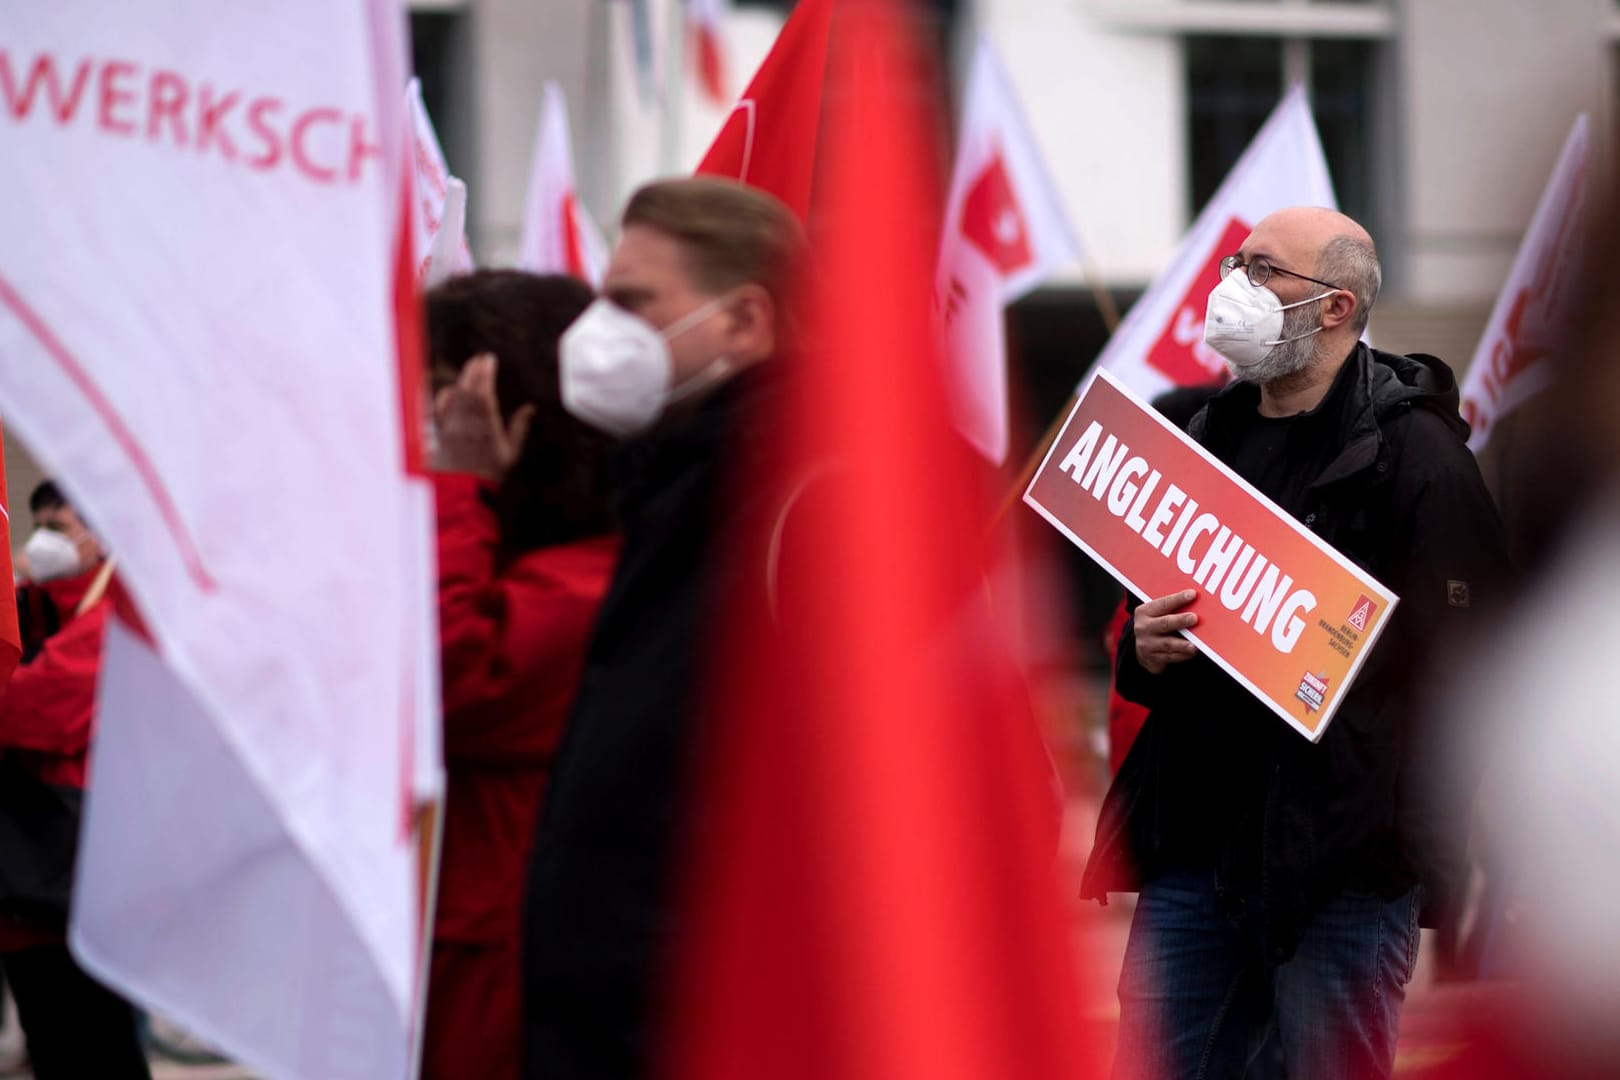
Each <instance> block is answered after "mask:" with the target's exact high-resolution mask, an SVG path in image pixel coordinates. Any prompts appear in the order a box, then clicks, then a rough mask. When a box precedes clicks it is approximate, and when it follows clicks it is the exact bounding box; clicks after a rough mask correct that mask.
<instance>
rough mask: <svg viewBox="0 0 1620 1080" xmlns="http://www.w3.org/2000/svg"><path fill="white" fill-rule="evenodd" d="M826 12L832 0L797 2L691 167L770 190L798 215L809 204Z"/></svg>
mask: <svg viewBox="0 0 1620 1080" xmlns="http://www.w3.org/2000/svg"><path fill="white" fill-rule="evenodd" d="M832 10H833V0H800V2H799V5H798V6H797V7H796V8H794V9H793V14H792V15H791V16H790V17H789V18H788V21H787V25H785V26H783V27H782V33H781V34H780V35H778V36H777V39H776V44H775V45H773V46H772V47H771V51H770V54H769V55H767V56H766V57H765V62H764V63H763V64H761V65H760V66H759V71H758V72H756V73H755V75H754V79H753V81H752V82H750V83H749V84H748V89H747V90H744V91H743V95H742V97H741V98H739V99H738V100H737V104H735V105H733V106H732V108H731V115H730V116H729V117H728V118H727V119H726V124H725V126H724V127H722V128H721V129H720V134H719V135H718V136H716V137H715V140H714V145H712V146H710V147H709V152H708V153H707V154H704V155H703V161H702V162H700V163H699V164H698V167H697V171H698V172H700V173H713V174H715V175H717V176H729V177H732V178H733V179H736V180H741V181H742V182H743V183H745V184H749V185H752V186H753V187H757V188H761V189H763V190H765V191H768V192H770V193H771V194H772V195H775V196H776V197H777V198H778V199H781V200H782V201H783V202H785V203H787V204H788V206H789V207H791V208H792V209H793V212H794V213H796V214H798V215H799V218H800V219H801V220H802V219H803V218H804V217H805V216H806V215H807V214H808V212H809V208H810V187H811V181H812V179H813V176H814V173H815V166H816V136H817V132H818V130H819V128H820V121H821V100H822V82H823V81H824V80H823V76H824V74H825V71H826V66H827V31H828V27H829V24H830V23H831V20H832Z"/></svg>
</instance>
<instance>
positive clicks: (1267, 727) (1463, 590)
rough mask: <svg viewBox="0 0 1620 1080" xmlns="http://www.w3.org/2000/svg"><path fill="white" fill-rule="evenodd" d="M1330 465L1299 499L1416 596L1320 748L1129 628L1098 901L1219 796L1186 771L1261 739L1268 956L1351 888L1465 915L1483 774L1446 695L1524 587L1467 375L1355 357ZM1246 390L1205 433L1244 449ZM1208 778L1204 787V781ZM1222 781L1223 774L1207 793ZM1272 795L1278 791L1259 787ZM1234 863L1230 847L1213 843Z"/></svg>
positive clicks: (1260, 865)
mask: <svg viewBox="0 0 1620 1080" xmlns="http://www.w3.org/2000/svg"><path fill="white" fill-rule="evenodd" d="M1346 364H1347V366H1348V367H1347V370H1344V371H1342V373H1341V376H1342V378H1343V379H1344V380H1345V382H1344V390H1345V392H1344V393H1342V394H1336V395H1334V397H1335V400H1336V401H1337V414H1338V415H1337V422H1336V423H1334V424H1329V425H1325V426H1324V427H1323V428H1322V429H1321V430H1324V431H1326V432H1328V433H1329V437H1331V438H1332V439H1333V440H1334V445H1332V446H1328V447H1323V448H1322V449H1324V450H1326V453H1324V454H1316V455H1312V456H1313V457H1314V458H1315V459H1316V460H1322V461H1326V462H1327V464H1326V466H1325V467H1324V468H1323V469H1322V471H1321V472H1320V473H1319V474H1318V475H1317V476H1316V477H1315V478H1314V479H1313V480H1311V482H1310V483H1309V484H1307V485H1303V486H1301V487H1300V491H1301V495H1300V498H1299V501H1298V504H1297V505H1295V506H1291V507H1286V509H1288V510H1289V511H1290V512H1291V513H1293V514H1294V516H1295V517H1296V518H1297V519H1298V520H1299V521H1300V522H1302V523H1303V524H1304V525H1305V526H1306V527H1308V528H1309V529H1311V530H1312V531H1313V532H1314V533H1316V535H1317V536H1319V537H1321V538H1322V539H1323V540H1325V541H1327V542H1328V543H1329V544H1331V545H1332V546H1333V547H1334V548H1336V549H1338V550H1339V551H1340V552H1341V553H1342V554H1344V555H1345V556H1346V557H1347V558H1349V559H1350V560H1351V561H1353V562H1355V563H1356V564H1358V565H1359V566H1361V567H1362V568H1363V569H1365V570H1367V571H1368V572H1369V573H1371V574H1372V575H1373V576H1374V577H1375V578H1377V579H1378V580H1379V581H1381V582H1382V583H1384V584H1385V585H1386V586H1388V587H1389V588H1390V589H1392V590H1393V591H1394V592H1395V594H1396V595H1397V596H1398V597H1399V598H1400V602H1399V604H1398V605H1397V606H1396V608H1395V611H1394V613H1393V615H1392V616H1391V618H1390V621H1389V623H1388V625H1387V626H1386V628H1385V631H1384V633H1383V635H1382V637H1381V638H1380V639H1379V641H1378V643H1377V645H1376V646H1375V647H1374V649H1373V651H1372V653H1371V654H1370V655H1369V656H1368V658H1367V660H1366V662H1365V663H1364V665H1363V667H1362V670H1361V672H1360V674H1359V675H1358V677H1357V679H1356V682H1355V684H1354V686H1352V688H1351V690H1350V692H1349V693H1348V694H1347V695H1346V696H1345V698H1344V700H1343V703H1342V704H1341V706H1340V709H1339V712H1338V713H1337V714H1336V715H1335V717H1334V719H1333V721H1332V723H1331V725H1330V726H1329V728H1328V730H1327V732H1326V733H1325V734H1324V735H1323V737H1322V739H1321V741H1320V742H1319V743H1315V744H1313V743H1311V742H1310V741H1308V740H1307V739H1305V738H1303V737H1302V736H1300V735H1298V734H1297V733H1295V732H1294V731H1292V730H1291V729H1290V728H1289V727H1288V726H1287V725H1286V724H1284V723H1283V721H1282V720H1280V719H1278V718H1277V717H1276V716H1275V715H1273V714H1272V713H1271V712H1270V711H1269V710H1268V709H1266V708H1265V707H1263V706H1261V705H1260V704H1259V703H1258V702H1256V701H1255V700H1254V699H1253V698H1252V697H1250V696H1249V695H1248V694H1247V692H1246V691H1244V690H1243V689H1242V688H1241V687H1239V686H1238V684H1237V683H1236V682H1235V681H1234V680H1232V679H1231V678H1230V677H1229V676H1227V675H1226V674H1225V673H1224V672H1222V671H1221V670H1220V669H1219V668H1217V667H1216V666H1215V665H1214V664H1213V663H1212V662H1211V661H1209V660H1208V659H1207V658H1206V657H1204V656H1202V655H1200V656H1199V657H1197V658H1195V659H1194V660H1191V661H1187V662H1185V663H1182V664H1177V665H1173V666H1172V667H1170V668H1168V669H1166V671H1165V672H1164V673H1163V674H1161V675H1157V676H1155V675H1152V674H1149V673H1148V672H1147V671H1146V670H1145V669H1144V668H1143V667H1142V666H1141V665H1140V664H1139V663H1138V662H1137V660H1136V647H1135V637H1134V635H1133V634H1132V632H1131V628H1130V626H1129V624H1127V627H1126V632H1125V634H1124V636H1123V638H1122V640H1121V642H1120V646H1119V659H1118V665H1117V671H1116V675H1117V679H1118V686H1119V691H1120V693H1121V694H1123V695H1124V696H1125V697H1127V698H1130V699H1131V700H1133V701H1137V702H1139V703H1141V704H1143V705H1146V706H1147V707H1148V708H1149V710H1150V712H1149V716H1148V719H1147V722H1146V725H1145V726H1144V728H1143V730H1142V734H1141V736H1140V737H1139V738H1138V739H1137V742H1136V744H1135V745H1134V746H1133V747H1132V749H1131V752H1130V754H1129V755H1128V756H1127V758H1126V760H1125V762H1124V764H1123V765H1122V766H1121V768H1120V772H1119V775H1118V777H1116V778H1115V781H1114V784H1113V786H1112V787H1111V788H1110V789H1109V792H1108V795H1107V797H1106V798H1105V800H1104V803H1103V809H1102V814H1101V817H1100V819H1099V822H1098V826H1097V842H1096V846H1095V848H1094V849H1093V853H1092V857H1091V861H1090V863H1089V864H1088V866H1087V867H1086V872H1085V876H1084V878H1083V881H1082V887H1081V895H1082V896H1084V897H1087V898H1093V899H1103V898H1104V897H1105V895H1106V893H1108V892H1113V891H1132V890H1135V889H1136V888H1138V887H1139V885H1140V883H1141V881H1142V880H1144V879H1145V878H1147V877H1149V876H1151V875H1152V874H1153V873H1154V872H1155V870H1156V869H1157V868H1159V867H1160V866H1161V865H1163V864H1164V862H1165V861H1166V859H1167V857H1166V852H1165V841H1166V833H1167V831H1168V830H1167V828H1166V822H1169V821H1184V820H1187V819H1188V817H1189V815H1197V814H1199V813H1200V812H1201V810H1204V809H1207V807H1200V806H1198V805H1191V804H1189V800H1190V799H1194V798H1197V795H1193V794H1189V790H1188V785H1185V784H1182V783H1179V782H1175V781H1174V780H1173V778H1174V777H1178V776H1179V777H1183V778H1185V777H1187V776H1189V775H1192V776H1195V777H1198V778H1199V779H1204V780H1211V781H1219V780H1220V779H1221V778H1219V777H1208V776H1200V775H1199V770H1200V769H1204V770H1205V771H1206V772H1207V770H1208V768H1211V767H1212V766H1207V765H1201V764H1200V762H1210V761H1223V760H1226V761H1229V760H1232V759H1231V758H1230V757H1223V754H1229V752H1230V747H1231V745H1232V742H1233V741H1234V740H1236V741H1238V742H1239V743H1240V744H1241V745H1242V746H1243V747H1244V751H1243V754H1242V761H1243V763H1244V770H1243V773H1244V774H1243V775H1242V776H1241V777H1239V778H1238V780H1237V782H1238V783H1240V784H1242V785H1245V786H1244V787H1243V789H1242V793H1243V794H1244V795H1245V796H1254V798H1255V805H1256V808H1257V809H1256V811H1255V812H1256V814H1257V815H1258V817H1259V828H1258V830H1256V833H1257V835H1256V837H1255V838H1256V840H1257V841H1258V846H1259V849H1260V850H1258V851H1255V852H1246V853H1239V855H1240V856H1242V857H1244V858H1247V859H1248V860H1249V861H1250V862H1251V863H1252V865H1253V866H1255V867H1256V868H1257V869H1258V882H1259V883H1260V885H1261V888H1260V890H1259V893H1260V896H1261V899H1262V902H1263V906H1264V912H1265V920H1266V921H1265V925H1266V948H1267V950H1268V954H1269V956H1270V958H1271V959H1272V961H1273V962H1280V961H1281V960H1283V959H1286V958H1287V957H1288V956H1291V955H1292V954H1293V951H1294V949H1295V947H1296V945H1297V943H1298V939H1299V935H1300V933H1301V931H1302V930H1303V928H1304V927H1305V926H1306V925H1307V924H1308V922H1309V921H1310V919H1311V917H1312V915H1313V914H1314V913H1315V912H1316V911H1317V910H1318V909H1319V908H1320V907H1321V906H1322V905H1323V904H1324V903H1325V902H1326V901H1327V900H1328V899H1330V898H1331V897H1333V896H1335V895H1338V894H1339V893H1342V892H1345V891H1352V890H1353V891H1368V892H1376V893H1378V894H1380V895H1382V896H1385V897H1388V898H1393V897H1395V896H1398V895H1400V894H1402V893H1404V892H1405V891H1407V890H1408V889H1410V888H1412V887H1413V886H1415V885H1421V886H1423V888H1424V895H1425V898H1426V914H1425V919H1426V922H1425V924H1426V925H1433V923H1434V921H1435V919H1436V918H1438V917H1444V916H1445V915H1447V914H1448V913H1449V912H1450V911H1451V910H1452V909H1453V907H1454V905H1455V902H1456V898H1457V896H1458V890H1459V887H1460V880H1461V877H1462V850H1463V845H1464V843H1465V841H1466V836H1467V803H1468V798H1469V795H1470V792H1469V790H1468V788H1469V780H1468V778H1466V777H1464V778H1462V781H1461V782H1460V783H1453V782H1451V781H1452V779H1453V778H1452V777H1450V776H1448V775H1447V773H1448V769H1447V765H1448V762H1449V761H1450V760H1452V759H1453V758H1454V757H1455V755H1454V754H1451V753H1450V752H1448V751H1447V750H1446V749H1445V748H1444V747H1445V745H1446V742H1445V739H1446V734H1447V733H1446V732H1444V731H1442V730H1441V728H1440V721H1439V718H1440V717H1441V716H1443V715H1444V713H1445V710H1444V709H1443V708H1439V707H1437V706H1438V705H1439V704H1440V703H1439V702H1436V701H1433V700H1426V699H1425V692H1427V691H1429V690H1437V689H1438V688H1439V687H1441V686H1443V685H1444V684H1445V679H1446V676H1447V675H1449V674H1450V673H1451V672H1452V671H1454V670H1455V669H1456V665H1457V664H1458V663H1459V662H1460V661H1461V659H1462V658H1463V650H1464V644H1463V643H1464V642H1465V641H1466V640H1468V638H1469V637H1471V636H1472V635H1473V634H1474V633H1475V632H1476V631H1477V629H1478V625H1479V624H1480V623H1481V621H1482V620H1483V618H1484V617H1486V616H1487V614H1488V613H1489V612H1491V611H1493V610H1494V609H1497V608H1498V607H1499V606H1500V603H1501V599H1502V594H1503V592H1504V591H1505V589H1506V588H1507V587H1508V584H1509V580H1510V572H1509V563H1508V556H1507V550H1506V543H1505V540H1504V538H1503V533H1502V527H1501V522H1500V519H1499V517H1498V515H1497V512H1496V508H1495V505H1494V503H1493V502H1492V500H1491V497H1490V494H1489V493H1488V492H1487V491H1486V489H1485V486H1484V483H1483V481H1482V480H1481V478H1480V474H1479V468H1478V466H1477V464H1476V463H1475V461H1474V457H1473V455H1472V453H1470V452H1469V451H1468V449H1467V447H1466V441H1467V437H1468V428H1467V425H1466V424H1465V423H1464V422H1463V421H1462V419H1461V418H1460V417H1459V416H1458V414H1457V386H1456V381H1455V380H1454V379H1453V377H1452V375H1451V372H1450V370H1449V369H1448V368H1446V366H1445V365H1444V364H1442V363H1441V362H1440V361H1438V360H1436V359H1434V358H1433V357H1426V356H1412V357H1406V356H1396V355H1392V354H1388V353H1382V352H1378V351H1375V350H1372V349H1369V348H1368V347H1367V346H1365V345H1358V346H1357V347H1356V349H1355V351H1354V352H1352V354H1351V355H1350V357H1349V359H1348V360H1347V361H1346ZM1258 400H1259V391H1258V389H1257V388H1256V387H1253V386H1250V385H1245V384H1241V383H1235V384H1233V385H1231V386H1229V387H1227V388H1226V389H1225V390H1223V391H1222V392H1221V393H1220V394H1218V395H1217V396H1216V397H1215V398H1213V399H1212V400H1211V401H1210V403H1209V404H1208V405H1207V406H1206V407H1205V409H1204V410H1203V411H1202V412H1200V413H1199V414H1198V415H1197V416H1196V417H1194V419H1193V422H1192V424H1191V425H1190V427H1189V429H1188V430H1189V434H1190V435H1191V436H1192V437H1193V438H1194V439H1196V440H1197V441H1199V442H1200V443H1202V444H1203V445H1204V446H1205V447H1207V448H1208V449H1210V450H1211V452H1213V453H1214V454H1215V455H1216V456H1217V457H1223V458H1224V457H1226V456H1227V455H1229V454H1230V453H1231V452H1232V450H1233V447H1234V446H1235V442H1236V439H1237V434H1238V432H1239V431H1240V430H1241V429H1242V427H1243V425H1244V424H1245V422H1246V420H1247V418H1249V417H1252V416H1253V415H1254V413H1255V409H1256V407H1257V405H1258ZM1191 787H1192V788H1194V789H1197V788H1199V787H1200V785H1197V784H1194V785H1191ZM1212 789H1213V790H1218V783H1216V784H1214V785H1213V788H1204V789H1203V790H1204V794H1205V795H1207V793H1208V791H1209V790H1212ZM1258 792H1263V795H1259V794H1257V793H1258ZM1208 855H1209V861H1210V863H1211V864H1213V865H1217V866H1218V865H1220V863H1221V860H1222V858H1223V857H1225V858H1227V859H1228V860H1229V859H1230V857H1231V855H1232V853H1231V852H1226V853H1220V852H1209V853H1208Z"/></svg>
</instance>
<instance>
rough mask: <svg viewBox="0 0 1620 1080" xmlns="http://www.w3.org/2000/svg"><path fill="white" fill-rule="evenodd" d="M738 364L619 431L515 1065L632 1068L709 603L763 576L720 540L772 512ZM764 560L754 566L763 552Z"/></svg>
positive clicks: (750, 382)
mask: <svg viewBox="0 0 1620 1080" xmlns="http://www.w3.org/2000/svg"><path fill="white" fill-rule="evenodd" d="M772 366H773V365H765V366H763V367H761V368H758V369H754V370H752V371H750V372H746V373H744V374H742V375H740V376H738V377H737V378H735V379H733V380H731V381H730V382H728V383H726V384H725V385H724V386H722V387H721V388H720V389H719V390H717V391H716V392H715V393H714V394H713V395H711V396H710V397H708V398H706V399H705V400H704V401H703V402H702V404H701V405H700V406H698V408H697V411H696V413H695V414H693V415H689V416H684V417H680V418H678V419H675V420H671V421H666V422H665V423H663V424H662V425H660V427H658V428H655V429H654V430H653V431H652V432H651V433H649V434H648V435H647V436H645V437H643V438H641V439H639V440H636V441H634V442H632V443H629V444H627V445H626V447H625V448H624V459H625V460H624V462H623V464H624V466H625V477H624V482H623V484H622V485H621V498H620V505H619V516H620V521H621V525H622V527H623V532H624V547H623V551H622V554H621V556H620V562H619V565H618V568H617V569H616V571H615V573H614V577H613V581H612V584H611V585H610V586H609V588H608V593H607V596H606V597H605V598H604V600H603V603H602V607H601V610H600V612H599V614H598V617H597V622H596V626H595V628H594V631H593V634H592V639H591V642H590V646H589V650H588V652H587V654H586V660H585V667H584V671H583V673H582V675H581V679H580V686H579V693H578V697H577V699H576V701H575V704H574V707H573V710H572V712H571V714H570V716H569V720H568V727H567V731H566V733H565V735H564V737H563V742H562V746H561V747H560V749H559V751H558V757H557V762H556V765H555V768H554V771H553V774H552V778H551V782H550V786H549V787H548V789H547V793H546V798H545V802H544V806H543V807H542V810H541V817H540V825H539V829H538V831H537V835H536V839H535V845H534V849H533V852H532V855H531V858H530V873H529V882H528V893H527V896H526V898H525V910H524V935H525V939H524V942H523V970H524V1009H525V1044H526V1045H525V1075H527V1076H531V1077H545V1078H546V1080H568V1078H571V1077H575V1076H591V1077H634V1076H640V1075H643V1074H644V1073H645V1072H646V1065H647V1061H648V1059H649V1058H650V1057H651V1056H652V1051H651V1049H650V1048H649V1047H648V1046H647V1039H648V1031H647V1027H648V1023H649V1020H650V1019H653V1018H655V1017H656V1015H657V1013H658V1012H659V1011H660V1009H659V1006H658V1004H657V1002H656V998H655V995H656V994H657V992H658V990H659V987H660V984H661V982H662V980H663V978H664V974H663V972H662V967H661V964H660V959H661V954H662V952H663V951H664V949H665V947H666V946H667V945H668V943H669V938H670V925H669V923H670V906H671V895H670V894H671V886H672V880H671V878H672V870H673V869H674V868H675V863H676V860H677V859H678V857H679V853H678V851H677V850H676V849H677V847H678V845H679V843H680V842H681V839H682V837H681V834H682V830H683V828H684V826H685V824H686V822H685V821H684V812H685V810H686V803H687V800H686V798H685V783H686V774H687V767H688V764H689V760H688V759H689V757H690V755H691V753H692V751H693V748H694V745H695V743H696V741H697V738H698V730H697V728H698V725H699V723H700V722H701V720H702V710H701V705H700V698H701V682H702V679H703V677H704V675H705V674H706V670H707V667H708V666H709V664H710V651H711V650H710V648H709V646H710V645H711V644H712V635H713V634H714V631H715V630H716V627H717V625H718V623H719V619H718V617H717V616H718V613H720V612H722V611H727V610H731V609H730V607H729V605H730V604H732V603H733V602H734V601H735V593H734V590H735V589H737V588H740V587H757V588H762V587H763V582H764V575H763V572H760V573H757V574H745V573H743V572H742V570H741V569H740V568H739V566H738V565H737V563H738V560H734V559H729V558H727V557H726V550H727V549H726V545H727V538H728V537H729V536H730V535H732V534H734V533H737V532H740V531H742V529H741V526H742V525H743V524H744V523H745V522H746V521H747V520H748V519H749V518H750V517H751V516H753V515H756V514H761V513H764V512H765V509H764V508H763V504H764V503H765V502H766V500H765V498H764V496H763V495H759V496H757V497H751V496H750V493H749V492H748V491H746V490H741V489H739V488H738V487H737V486H736V485H735V484H734V483H732V481H733V479H734V478H735V475H736V473H737V470H736V469H734V468H732V467H731V466H732V465H734V464H735V463H737V462H740V461H747V462H749V463H750V464H751V465H752V464H757V462H758V461H759V459H760V458H761V456H762V455H763V454H764V452H765V443H766V440H765V438H764V434H763V433H762V432H761V431H760V430H759V424H758V422H757V421H758V417H759V416H760V415H761V411H762V409H763V408H764V407H765V404H766V402H767V400H774V398H775V396H776V395H777V394H779V393H780V392H781V391H780V389H779V387H780V384H781V382H782V381H783V379H782V375H781V373H780V372H777V371H773V370H770V368H771V367H772ZM756 569H757V568H756Z"/></svg>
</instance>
